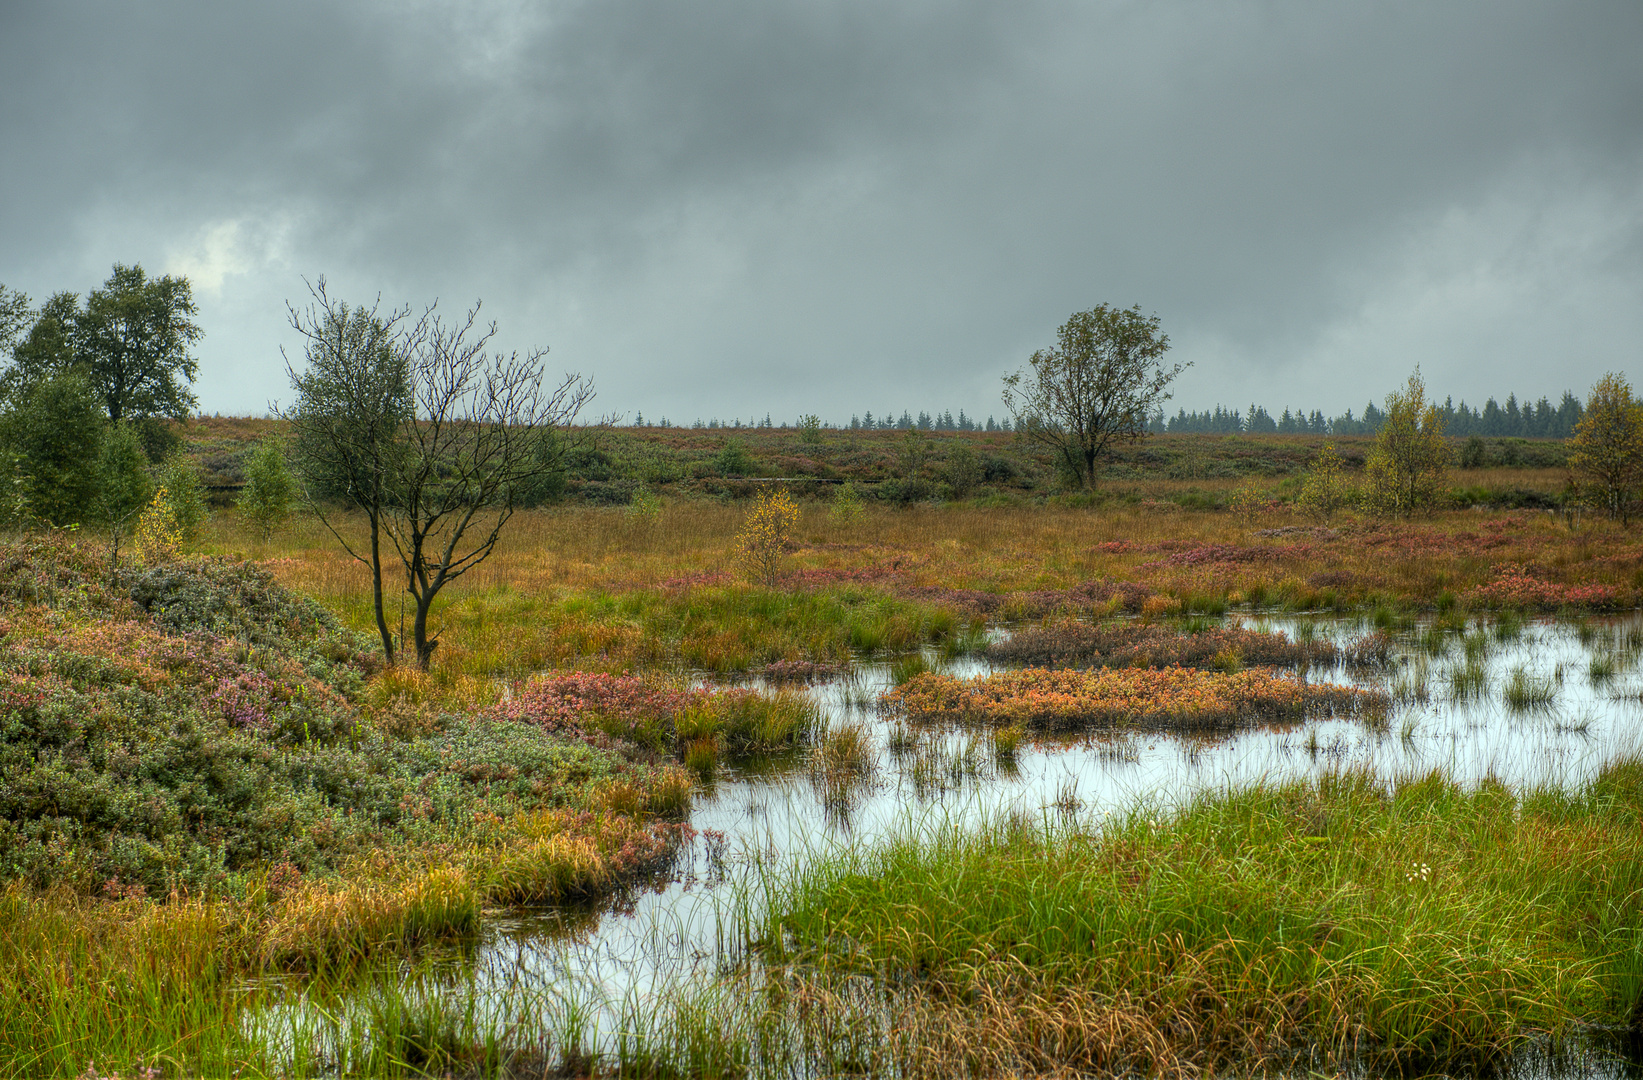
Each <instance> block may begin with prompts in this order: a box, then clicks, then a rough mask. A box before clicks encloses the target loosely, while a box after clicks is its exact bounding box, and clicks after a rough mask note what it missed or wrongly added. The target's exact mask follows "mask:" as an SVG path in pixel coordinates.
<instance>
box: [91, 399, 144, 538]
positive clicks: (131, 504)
mask: <svg viewBox="0 0 1643 1080" xmlns="http://www.w3.org/2000/svg"><path fill="white" fill-rule="evenodd" d="M153 497H154V482H153V480H151V479H149V475H148V458H147V456H146V455H145V454H144V453H143V444H142V442H141V440H139V439H138V438H137V433H136V432H135V431H134V430H132V428H131V427H130V426H129V425H127V424H115V425H112V426H111V427H109V428H108V430H107V431H105V432H104V433H103V439H102V445H101V446H100V447H99V448H98V451H97V492H96V495H95V496H94V497H93V499H92V506H93V508H94V510H95V512H96V515H97V520H98V521H100V522H101V523H102V524H103V525H105V526H107V527H108V528H109V529H110V530H111V531H112V532H114V533H115V535H116V536H118V535H120V534H122V533H124V531H125V529H126V528H127V527H128V526H129V525H130V524H131V522H132V521H134V520H136V517H137V515H138V514H140V513H142V511H143V508H144V507H146V506H147V505H148V502H149V500H150V499H152V498H153Z"/></svg>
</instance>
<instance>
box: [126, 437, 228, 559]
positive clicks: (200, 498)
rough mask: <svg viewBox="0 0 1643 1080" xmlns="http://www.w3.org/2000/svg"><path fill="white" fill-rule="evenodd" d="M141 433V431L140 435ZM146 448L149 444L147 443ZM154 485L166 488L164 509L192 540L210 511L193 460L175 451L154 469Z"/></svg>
mask: <svg viewBox="0 0 1643 1080" xmlns="http://www.w3.org/2000/svg"><path fill="white" fill-rule="evenodd" d="M141 437H142V432H141V431H140V430H139V431H138V438H139V439H140V438H141ZM144 449H145V450H146V449H147V447H146V446H145V447H144ZM154 482H155V484H156V485H157V486H158V487H160V488H163V489H165V509H166V513H168V514H169V515H170V516H171V521H172V524H174V525H175V526H176V529H177V533H178V536H179V537H180V538H181V539H182V540H192V539H193V538H194V537H195V536H196V535H198V533H199V531H200V526H201V525H202V524H203V523H204V522H205V519H206V515H207V514H208V513H209V512H210V511H209V509H208V508H207V507H206V505H205V485H203V484H202V483H200V471H199V470H198V469H196V468H195V467H194V465H193V463H192V462H190V461H189V460H188V459H187V458H184V457H182V456H181V455H179V454H173V455H172V456H171V457H169V458H167V459H166V460H165V461H164V462H162V463H161V464H160V466H159V468H157V469H155V470H154Z"/></svg>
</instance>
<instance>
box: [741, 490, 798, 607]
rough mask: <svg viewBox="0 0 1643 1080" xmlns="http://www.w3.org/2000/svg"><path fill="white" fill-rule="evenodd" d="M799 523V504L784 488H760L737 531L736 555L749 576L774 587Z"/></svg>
mask: <svg viewBox="0 0 1643 1080" xmlns="http://www.w3.org/2000/svg"><path fill="white" fill-rule="evenodd" d="M798 523H799V508H798V507H797V506H796V505H794V503H793V497H792V496H791V495H789V494H788V493H787V489H786V488H775V489H774V490H768V491H761V492H759V494H758V495H757V496H755V497H754V499H753V508H752V509H751V510H749V511H748V512H747V519H746V520H745V521H743V522H742V531H741V532H739V533H737V534H736V552H737V556H738V559H739V561H740V562H741V565H742V569H744V570H745V571H747V575H748V576H749V577H751V578H752V579H753V580H754V581H757V582H759V583H761V584H763V585H767V586H770V587H772V588H773V587H775V584H776V577H777V575H778V574H779V573H780V572H781V568H782V554H783V552H784V551H785V550H786V548H787V541H788V538H789V537H790V536H791V535H792V534H793V527H794V526H795V525H797V524H798Z"/></svg>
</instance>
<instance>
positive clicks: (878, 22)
mask: <svg viewBox="0 0 1643 1080" xmlns="http://www.w3.org/2000/svg"><path fill="white" fill-rule="evenodd" d="M0 20H3V21H0V98H3V99H4V100H5V101H7V102H8V105H7V107H6V109H5V111H4V113H3V114H0V125H3V126H0V138H3V145H5V146H6V147H7V152H6V153H5V154H4V155H0V191H3V192H4V195H5V200H6V205H7V206H8V208H10V209H11V210H12V211H15V210H16V209H17V208H20V207H27V211H26V212H21V213H19V212H8V213H7V214H6V215H5V217H4V219H3V221H0V252H3V256H0V281H6V282H7V283H8V284H16V285H19V286H22V287H26V288H28V289H29V290H30V291H31V292H35V293H36V294H39V293H43V292H47V291H49V290H50V289H52V288H57V287H74V288H81V289H83V288H85V287H88V286H89V285H90V284H92V283H93V282H94V281H95V280H96V279H95V278H92V279H91V280H85V281H61V280H57V279H56V278H57V277H61V276H62V275H64V274H66V273H69V272H71V271H72V272H74V273H79V274H82V275H83V274H87V273H94V272H95V270H96V268H98V267H102V268H104V269H103V272H104V273H106V267H107V265H108V264H109V263H110V262H112V261H114V260H116V259H118V260H122V261H129V260H132V259H142V260H145V261H157V260H159V259H161V258H163V257H164V256H165V252H166V251H168V250H170V249H171V248H172V247H174V246H175V245H177V244H183V243H187V242H192V241H191V240H190V238H192V237H194V236H195V235H196V234H198V233H200V232H201V230H204V229H207V228H209V227H210V226H212V225H213V223H218V222H223V221H231V220H239V219H243V220H246V221H248V222H251V223H252V224H251V225H248V226H247V228H246V230H245V235H247V236H250V235H252V234H257V235H261V234H262V233H266V234H267V235H269V236H274V235H276V234H277V235H278V236H279V237H280V238H281V239H280V240H279V242H278V243H277V244H276V243H275V242H274V241H273V240H269V241H268V242H267V243H266V244H263V245H262V246H261V247H257V248H256V250H255V251H253V252H251V254H248V255H246V256H245V261H246V262H247V263H248V264H249V265H248V266H247V268H246V269H245V270H244V272H242V273H238V274H228V275H226V276H224V277H223V282H224V284H223V286H222V292H221V295H220V296H216V297H212V298H209V299H208V301H207V309H206V311H205V312H203V315H204V317H205V319H206V325H207V331H208V338H207V341H206V342H205V343H204V345H203V347H202V356H203V358H204V360H205V377H204V378H203V379H202V396H203V397H204V399H205V404H206V405H207V406H208V407H220V408H224V409H255V408H259V407H260V405H261V403H262V402H263V401H265V400H266V399H267V398H268V397H270V396H276V395H278V394H279V393H280V392H281V388H282V379H281V377H280V374H279V371H278V365H277V363H274V362H273V360H272V359H271V358H274V357H275V353H274V351H273V350H274V347H275V345H276V344H277V343H278V342H279V341H280V340H282V338H281V337H280V332H279V313H280V303H281V301H282V300H283V299H284V298H285V297H293V298H294V297H296V296H298V295H299V294H300V291H301V283H300V280H299V276H300V275H302V274H309V275H312V274H315V273H322V272H324V273H330V274H332V275H333V277H334V279H336V280H338V281H345V282H347V283H348V286H349V287H350V288H357V289H359V290H363V291H373V292H374V291H375V290H377V289H381V290H383V291H384V292H385V293H387V294H389V295H390V296H391V297H393V298H394V299H399V298H403V299H407V300H411V301H421V300H425V299H429V298H431V297H433V296H435V295H439V296H442V297H444V298H445V299H446V300H447V301H448V302H453V303H464V302H466V301H467V300H468V299H470V298H471V297H472V296H474V295H482V296H484V297H485V298H486V300H487V308H488V310H490V311H491V312H492V313H493V314H494V315H495V316H496V317H497V318H498V319H499V320H500V321H501V323H502V327H503V333H504V336H505V337H506V338H508V340H510V341H517V342H518V343H519V344H529V343H533V342H542V343H549V344H552V345H553V347H554V358H555V359H557V360H559V361H561V362H563V363H565V364H566V365H567V366H573V367H578V368H581V369H584V370H590V371H591V372H592V373H593V374H594V375H595V377H596V378H597V379H599V381H600V382H601V384H602V385H603V387H604V393H603V395H602V399H601V402H602V404H604V405H605V406H606V407H611V408H621V409H632V408H642V409H643V410H644V411H645V412H646V414H647V415H653V416H654V415H659V414H662V413H664V412H665V413H667V414H669V415H671V416H673V417H674V418H676V419H677V418H680V417H683V418H690V417H694V416H696V415H702V416H707V415H711V414H714V413H718V414H721V415H743V416H746V415H751V414H754V413H758V414H760V415H762V414H763V413H764V412H765V411H766V410H767V409H768V410H770V411H773V412H775V413H776V414H777V415H792V414H794V413H796V412H798V411H801V410H805V411H808V410H810V409H816V410H819V411H823V412H825V413H828V414H830V415H833V416H835V417H847V416H848V414H849V412H851V411H853V410H857V409H860V408H874V409H875V411H877V410H878V409H880V408H883V407H889V406H893V407H896V408H898V409H899V408H901V407H911V408H914V409H917V408H920V407H941V406H947V405H950V406H951V407H954V408H957V407H958V406H960V405H962V406H964V407H966V408H969V409H972V410H980V411H981V412H983V413H985V412H986V411H988V410H989V409H996V407H997V404H996V388H997V378H998V375H999V374H1000V373H1002V371H1004V370H1005V369H1006V368H1010V367H1014V366H1017V365H1019V364H1020V363H1021V362H1022V360H1023V359H1024V357H1025V355H1026V354H1027V353H1028V352H1030V351H1031V349H1032V348H1033V347H1035V346H1036V345H1037V344H1041V343H1043V342H1044V341H1047V340H1048V339H1049V337H1050V336H1051V334H1052V333H1053V330H1054V327H1055V326H1056V325H1057V324H1058V323H1059V322H1060V321H1061V320H1062V319H1064V318H1065V317H1066V315H1067V314H1068V313H1069V312H1070V311H1072V310H1074V309H1075V308H1081V307H1086V306H1089V305H1090V304H1092V303H1095V302H1097V301H1113V302H1119V303H1124V304H1128V303H1132V302H1139V303H1141V304H1142V305H1143V306H1144V307H1146V308H1147V309H1149V310H1156V311H1157V312H1158V313H1159V314H1160V316H1161V317H1162V318H1163V320H1164V323H1165V326H1166V328H1167V329H1169V330H1170V332H1171V334H1172V336H1173V338H1174V339H1175V342H1176V346H1177V354H1178V355H1180V356H1181V357H1182V358H1184V359H1196V360H1198V361H1199V363H1198V365H1197V367H1196V368H1195V369H1194V370H1193V372H1192V373H1191V375H1190V377H1189V378H1188V379H1187V380H1184V381H1183V384H1182V390H1183V395H1182V403H1183V404H1187V405H1189V406H1192V405H1199V404H1208V403H1210V402H1212V401H1214V400H1217V399H1219V400H1222V401H1225V402H1228V403H1244V402H1247V400H1248V399H1249V398H1251V397H1254V398H1256V399H1259V400H1264V401H1271V402H1272V403H1273V404H1274V405H1279V404H1308V405H1318V406H1321V407H1326V408H1331V409H1338V408H1342V407H1345V406H1347V405H1352V406H1353V407H1358V406H1360V405H1361V402H1362V401H1363V400H1364V399H1365V398H1366V397H1367V396H1376V397H1378V396H1380V394H1381V393H1384V392H1385V390H1387V389H1390V388H1391V387H1392V386H1393V385H1395V384H1396V383H1397V382H1399V381H1401V379H1402V376H1403V375H1404V374H1406V373H1407V370H1408V368H1409V367H1410V366H1412V364H1413V363H1414V362H1416V361H1419V362H1422V363H1424V364H1425V365H1426V367H1427V371H1428V374H1429V381H1430V382H1431V383H1432V384H1433V386H1434V387H1435V388H1437V389H1439V390H1440V391H1445V392H1446V391H1450V390H1452V391H1453V392H1454V393H1456V394H1457V396H1459V395H1461V394H1470V395H1472V396H1477V395H1479V394H1483V393H1490V392H1495V393H1502V394H1503V393H1505V392H1506V391H1507V390H1509V389H1515V390H1517V391H1518V392H1519V393H1530V394H1538V393H1541V392H1547V393H1555V392H1557V391H1558V390H1561V389H1562V387H1563V385H1565V384H1567V385H1570V386H1572V387H1573V388H1575V389H1577V390H1578V389H1581V388H1582V387H1583V386H1584V385H1586V384H1588V383H1589V382H1590V381H1591V380H1592V379H1593V378H1595V376H1596V374H1597V373H1599V372H1601V371H1602V370H1605V369H1608V368H1614V367H1620V366H1624V365H1626V364H1628V363H1635V357H1636V354H1637V334H1638V333H1639V332H1640V331H1643V325H1640V322H1639V317H1638V316H1637V314H1636V308H1637V305H1636V304H1635V298H1637V296H1638V293H1639V291H1640V287H1643V259H1640V257H1639V256H1640V249H1643V138H1640V130H1639V124H1638V122H1637V120H1636V116H1637V115H1638V107H1639V105H1640V104H1643V65H1638V64H1637V62H1636V57H1637V55H1639V52H1640V48H1639V47H1640V46H1643V8H1639V7H1638V6H1637V5H1636V4H1634V3H1615V4H1601V3H1581V4H1551V3H1516V4H1512V3H1485V2H1477V3H1469V4H1465V3H1457V4H1446V5H1430V4H1418V3H1406V4H1391V5H1384V4H1381V5H1352V6H1348V5H1316V4H1304V3H1232V4H1218V5H1196V4H1185V3H1180V4H1169V3H1101V4H1092V3H1052V2H1044V0H1024V2H1021V3H1016V4H1010V5H999V4H982V3H952V4H935V3H923V2H917V0H900V2H891V0H873V2H866V0H836V2H831V3H827V2H815V0H809V2H804V3H799V2H789V3H783V2H778V0H767V2H761V3H745V2H737V3H731V2H719V3H699V4H694V5H679V4H670V3H657V2H648V3H641V2H634V0H610V2H605V3H563V4H539V5H529V4H518V5H510V4H504V3H495V4H478V5H475V4H456V3H452V4H448V5H438V4H423V5H400V4H372V3H364V2H356V3H349V4H337V3H326V4H320V3H309V4H303V3H289V4H279V5H243V6H242V5H223V4H204V3H196V4H189V3H153V4H147V5H112V4H111V5H106V6H98V5H73V4H66V5H64V4H45V3H33V4H22V5H14V6H13V7H12V8H8V9H7V11H6V13H5V14H4V15H0ZM1592 214H1596V215H1598V221H1599V222H1600V223H1599V224H1598V225H1596V226H1592V225H1591V215H1592ZM1457 216H1458V217H1459V218H1461V219H1464V220H1466V221H1468V222H1470V223H1471V224H1470V225H1469V226H1468V227H1467V228H1465V229H1459V228H1456V227H1454V225H1453V222H1454V221H1455V220H1456V218H1457ZM1491 222H1493V223H1495V224H1494V225H1493V226H1492V225H1491V224H1490V223H1491ZM1583 222H1584V223H1585V224H1582V223H1583ZM1446 223H1448V224H1446ZM1491 228H1494V229H1496V230H1505V229H1512V230H1516V231H1517V232H1516V233H1514V235H1518V234H1521V235H1520V236H1519V237H1518V239H1517V240H1516V241H1514V242H1515V243H1517V244H1518V245H1519V246H1520V249H1521V250H1519V251H1518V252H1516V253H1510V252H1506V251H1504V250H1503V249H1502V247H1501V245H1500V244H1498V243H1495V242H1494V240H1493V238H1492V236H1491ZM1594 229H1595V231H1596V232H1597V233H1599V234H1601V233H1606V234H1608V235H1609V236H1610V237H1612V240H1610V241H1608V242H1606V243H1597V242H1596V241H1593V240H1590V239H1588V240H1582V241H1579V242H1578V243H1577V242H1576V241H1574V240H1570V239H1569V238H1568V236H1567V235H1566V234H1568V233H1569V231H1570V230H1575V231H1576V232H1580V231H1581V230H1585V232H1592V231H1593V230H1594ZM259 230H261V231H262V232H261V233H259ZM1582 235H1584V233H1582ZM1582 245H1584V246H1582ZM1508 246H1509V245H1508ZM132 248H140V250H132ZM1571 252H1574V254H1570V253H1571ZM1514 260H1516V262H1514ZM1524 260H1527V263H1528V264H1529V269H1528V271H1525V270H1524V268H1523V267H1522V266H1520V265H1518V263H1519V262H1522V261H1524ZM1558 260H1561V261H1560V262H1559V267H1560V269H1559V272H1558V274H1557V275H1556V276H1555V278H1553V279H1550V280H1544V281H1539V282H1538V283H1536V282H1535V280H1534V279H1535V274H1534V273H1533V272H1532V271H1533V269H1534V266H1535V265H1537V264H1546V265H1550V264H1551V263H1552V262H1553V261H1558ZM1472 264H1487V265H1484V266H1483V268H1482V269H1481V270H1480V269H1478V267H1477V266H1474V265H1472ZM1467 274H1471V275H1473V277H1475V278H1476V279H1477V280H1479V281H1483V282H1485V283H1486V289H1487V290H1493V291H1492V292H1491V293H1490V296H1492V297H1493V299H1488V298H1483V299H1480V298H1478V297H1476V296H1471V297H1470V298H1466V294H1465V293H1464V290H1459V287H1458V286H1457V285H1456V284H1455V282H1456V281H1457V280H1458V279H1459V278H1460V277H1462V276H1464V275H1467ZM54 275H55V277H54ZM48 279H50V280H48ZM1423 282H1424V284H1423ZM1446 283H1447V284H1446ZM1526 283H1527V284H1526ZM1480 288H1485V286H1480ZM1456 290H1459V293H1460V294H1461V295H1462V296H1463V299H1464V302H1457V303H1451V304H1448V305H1441V304H1437V303H1435V302H1434V299H1433V298H1435V297H1440V296H1447V295H1449V294H1450V292H1454V291H1456ZM1581 296H1587V297H1599V298H1605V302H1602V303H1596V304H1594V305H1592V306H1589V307H1588V309H1587V310H1586V311H1585V319H1584V321H1583V325H1582V327H1581V329H1580V331H1579V333H1578V334H1576V335H1574V336H1573V338H1568V337H1566V338H1565V340H1567V341H1569V343H1570V345H1569V347H1570V348H1571V349H1574V350H1577V351H1578V353H1579V355H1578V356H1577V357H1574V358H1572V359H1571V361H1570V362H1565V363H1560V364H1559V365H1557V368H1556V370H1555V371H1549V370H1547V367H1546V365H1545V363H1544V359H1545V357H1544V348H1543V347H1541V346H1538V345H1536V346H1535V347H1532V348H1531V347H1530V346H1529V344H1528V343H1530V342H1539V341H1540V340H1542V339H1546V338H1550V337H1551V335H1550V333H1549V329H1548V328H1549V327H1550V326H1551V325H1552V323H1553V320H1555V319H1556V318H1557V316H1556V314H1555V312H1556V309H1558V308H1559V307H1567V306H1568V305H1569V304H1571V303H1574V302H1576V300H1577V299H1578V298H1579V297H1581ZM1627 296H1630V297H1632V298H1634V303H1633V304H1632V305H1631V307H1630V309H1629V310H1625V309H1623V308H1624V305H1622V304H1620V303H1619V302H1617V301H1615V300H1614V299H1613V298H1624V297H1627ZM1536 307H1539V308H1541V310H1539V311H1536V310H1535V308H1536ZM1400 308H1404V309H1407V311H1408V312H1409V314H1407V315H1406V316H1404V317H1402V318H1401V319H1400V317H1399V316H1398V314H1397V312H1398V310H1399V309H1400ZM1503 308H1504V309H1505V311H1504V313H1503ZM1445 312H1447V314H1445ZM214 313H215V315H216V316H217V317H218V318H217V321H216V323H215V324H214V323H213V321H212V318H213V314H214ZM1503 320H1504V322H1505V324H1506V331H1507V332H1505V333H1503V332H1502V331H1503V326H1502V322H1503ZM1513 341H1521V342H1523V343H1525V344H1524V345H1523V347H1521V348H1518V347H1515V346H1514V345H1513ZM1303 387H1304V388H1305V391H1306V393H1308V394H1309V395H1311V396H1310V397H1309V398H1308V400H1307V401H1305V402H1301V401H1286V400H1284V399H1283V398H1282V396H1281V395H1283V394H1287V393H1290V392H1292V391H1294V390H1297V389H1300V388H1303ZM1188 393H1190V395H1191V397H1190V398H1188V397H1186V394H1188ZM213 398H216V399H217V401H218V402H219V403H218V404H213Z"/></svg>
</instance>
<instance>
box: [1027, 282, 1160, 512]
mask: <svg viewBox="0 0 1643 1080" xmlns="http://www.w3.org/2000/svg"><path fill="white" fill-rule="evenodd" d="M1158 328H1159V323H1158V316H1156V315H1150V316H1149V315H1143V314H1142V313H1141V306H1140V305H1139V304H1137V305H1136V306H1134V307H1131V308H1117V307H1110V306H1108V305H1106V304H1098V305H1097V306H1095V307H1093V308H1091V309H1090V310H1088V311H1080V312H1077V313H1075V314H1074V315H1073V316H1072V318H1070V319H1068V320H1067V321H1066V322H1065V323H1063V324H1062V326H1061V329H1060V330H1059V331H1058V332H1057V335H1056V338H1057V343H1056V345H1055V346H1054V347H1053V348H1049V349H1040V350H1038V351H1037V352H1035V353H1033V355H1032V358H1031V360H1030V361H1029V363H1030V364H1031V368H1032V370H1031V372H1030V373H1029V372H1026V371H1017V372H1016V373H1015V374H1013V375H1008V376H1006V377H1005V379H1004V404H1005V407H1006V408H1008V409H1009V410H1010V412H1011V413H1012V414H1013V415H1014V417H1015V430H1016V433H1017V435H1018V436H1020V437H1022V438H1025V439H1027V440H1029V441H1032V442H1036V443H1039V444H1040V445H1043V446H1046V447H1048V448H1049V449H1051V450H1052V451H1054V452H1055V454H1056V455H1057V456H1058V457H1059V458H1060V460H1061V462H1062V464H1063V465H1064V466H1065V467H1066V469H1067V471H1068V472H1069V473H1070V474H1071V475H1073V476H1076V477H1077V478H1078V480H1079V482H1080V483H1081V484H1082V485H1083V486H1084V487H1085V488H1087V489H1089V488H1094V487H1095V463H1096V461H1097V460H1099V458H1100V457H1101V455H1102V453H1104V452H1105V451H1106V449H1107V447H1108V445H1110V444H1111V443H1113V442H1114V441H1136V440H1139V439H1141V438H1142V437H1144V436H1145V434H1146V431H1147V421H1148V420H1149V419H1150V418H1151V417H1152V415H1153V414H1154V413H1155V412H1156V411H1157V410H1158V407H1159V406H1160V404H1161V403H1163V402H1164V401H1166V400H1168V399H1169V396H1170V395H1169V391H1168V387H1169V384H1170V382H1171V381H1172V380H1173V379H1174V378H1175V377H1176V376H1177V375H1179V374H1180V373H1181V372H1182V371H1183V370H1184V369H1185V368H1186V367H1187V366H1188V365H1186V364H1175V365H1173V366H1170V367H1166V366H1164V363H1163V361H1162V357H1163V355H1164V353H1165V352H1167V351H1168V350H1169V337H1168V335H1166V334H1161V333H1159V329H1158Z"/></svg>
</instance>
